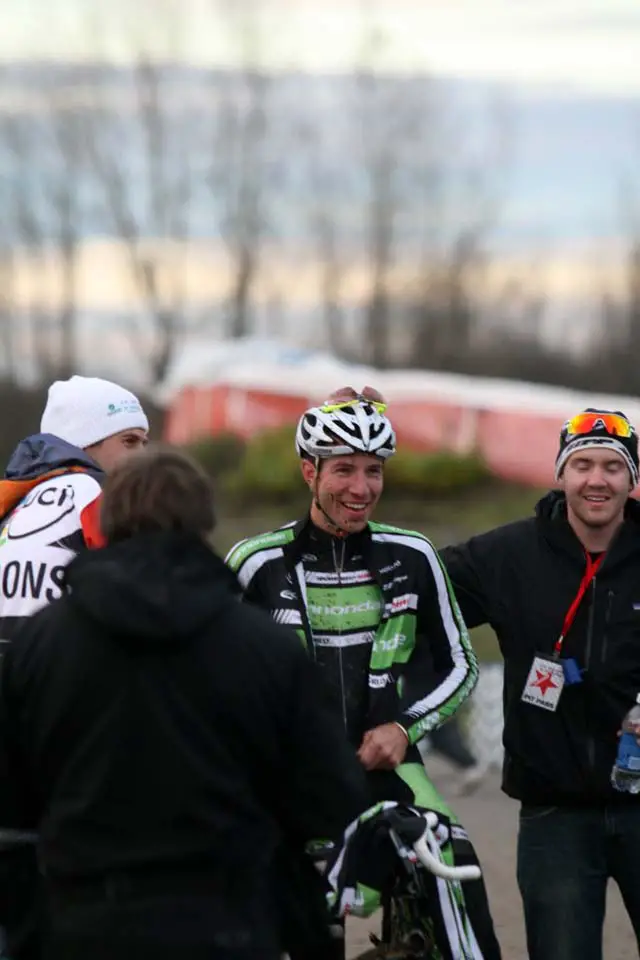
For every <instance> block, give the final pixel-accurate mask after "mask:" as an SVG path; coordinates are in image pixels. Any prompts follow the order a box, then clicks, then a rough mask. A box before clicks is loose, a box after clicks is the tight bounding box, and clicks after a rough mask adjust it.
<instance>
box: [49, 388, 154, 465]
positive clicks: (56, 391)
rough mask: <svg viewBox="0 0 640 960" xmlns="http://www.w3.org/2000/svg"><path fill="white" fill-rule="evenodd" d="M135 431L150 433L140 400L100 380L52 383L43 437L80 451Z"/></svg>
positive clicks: (126, 391)
mask: <svg viewBox="0 0 640 960" xmlns="http://www.w3.org/2000/svg"><path fill="white" fill-rule="evenodd" d="M136 427H137V428H138V429H140V430H148V429H149V421H148V420H147V416H146V414H145V412H144V410H143V409H142V406H141V405H140V401H139V400H138V398H137V397H135V396H134V395H133V394H132V393H129V391H128V390H125V389H124V387H119V386H118V384H117V383H111V381H109V380H100V379H99V378H98V377H79V376H74V377H70V378H69V380H56V381H55V383H52V384H51V386H50V387H49V394H48V398H47V405H46V407H45V408H44V413H43V414H42V420H41V421H40V430H41V432H42V433H52V434H53V435H54V436H55V437H60V439H61V440H66V441H67V443H70V444H72V445H73V446H74V447H79V448H80V450H85V449H86V448H87V447H90V446H92V445H93V444H94V443H100V441H101V440H106V438H107V437H112V436H113V435H114V434H116V433H121V432H122V431H123V430H133V429H134V428H136Z"/></svg>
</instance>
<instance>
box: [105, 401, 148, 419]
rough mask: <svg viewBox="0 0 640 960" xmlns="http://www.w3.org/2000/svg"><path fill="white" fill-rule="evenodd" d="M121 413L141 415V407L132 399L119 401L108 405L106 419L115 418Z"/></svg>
mask: <svg viewBox="0 0 640 960" xmlns="http://www.w3.org/2000/svg"><path fill="white" fill-rule="evenodd" d="M122 413H133V414H137V413H142V407H141V406H140V403H139V401H138V400H136V399H135V398H133V397H132V398H131V399H129V398H128V397H127V398H125V399H124V400H120V401H119V402H118V403H110V404H109V406H108V407H107V416H108V417H115V416H117V415H118V414H122Z"/></svg>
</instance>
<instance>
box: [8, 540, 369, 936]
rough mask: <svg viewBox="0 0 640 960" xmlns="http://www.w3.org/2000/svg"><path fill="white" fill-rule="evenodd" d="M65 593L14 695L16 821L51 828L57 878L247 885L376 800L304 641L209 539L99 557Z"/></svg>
mask: <svg viewBox="0 0 640 960" xmlns="http://www.w3.org/2000/svg"><path fill="white" fill-rule="evenodd" d="M67 588H68V590H67V593H66V595H65V596H64V597H63V598H62V599H60V600H59V601H56V602H55V603H53V604H51V605H50V606H49V607H48V608H46V609H44V610H42V611H41V612H39V613H37V614H36V615H35V616H33V617H32V618H31V619H30V620H29V621H27V622H26V623H25V624H24V626H23V627H22V628H21V630H20V631H19V633H18V635H17V636H16V637H15V642H14V643H13V644H12V645H11V647H10V649H9V651H8V653H7V655H6V658H5V663H4V670H3V673H2V687H1V694H0V775H1V778H2V783H3V789H2V791H0V824H2V826H3V827H13V828H20V829H37V830H38V831H39V833H40V836H41V854H42V862H43V865H44V868H45V870H46V873H47V875H48V876H49V879H50V881H51V882H52V883H54V884H55V882H56V880H58V879H65V878H66V879H69V878H71V879H73V878H75V879H79V880H82V879H83V878H89V877H97V878H100V877H103V876H105V875H107V874H109V873H110V872H112V871H116V872H122V871H127V870H131V871H135V870H137V869H141V870H152V871H164V870H166V871H167V875H168V876H170V875H171V871H172V870H173V869H174V868H179V869H180V870H181V872H182V874H184V873H185V871H188V870H189V869H190V868H192V867H193V869H194V870H198V871H205V872H211V874H212V875H214V874H215V875H222V876H224V875H226V874H233V875H236V876H239V877H243V876H247V875H249V874H251V873H254V872H255V871H261V870H262V869H264V870H268V869H269V867H270V863H271V860H272V857H273V852H274V849H275V848H276V846H277V845H278V844H279V843H280V841H282V840H285V841H288V842H289V843H291V844H294V845H300V846H301V845H302V844H303V843H305V842H306V841H308V840H311V839H312V838H317V837H320V836H321V837H327V836H334V835H338V833H339V832H340V831H341V830H342V828H343V827H344V825H345V823H346V822H347V821H348V820H350V819H351V818H352V817H354V816H355V815H356V814H358V813H359V812H361V810H362V809H363V808H364V807H365V806H366V805H367V795H366V792H365V789H366V788H365V784H364V776H363V773H362V771H361V769H360V765H359V764H358V762H357V760H356V759H355V758H354V756H353V753H352V750H351V749H350V747H349V746H348V745H347V743H346V740H345V739H344V735H343V733H342V731H341V729H340V727H339V723H338V721H337V720H335V719H334V717H333V711H332V709H331V707H330V706H327V707H325V704H324V700H323V694H322V691H321V688H320V687H319V686H318V679H317V674H316V672H315V668H314V665H313V664H312V663H311V662H310V661H309V658H308V657H307V656H306V654H305V651H304V649H303V648H302V646H301V645H300V643H299V641H298V639H297V637H296V636H295V634H294V633H293V632H291V633H290V632H289V631H288V630H286V629H285V628H283V627H280V626H278V625H277V624H275V623H273V621H272V620H271V618H270V617H269V616H268V615H267V614H265V613H262V612H261V611H259V610H255V609H253V608H251V607H249V606H247V605H243V604H241V603H240V602H239V588H238V585H237V582H236V579H235V576H234V575H233V574H232V573H231V572H230V571H229V570H228V568H227V567H225V565H224V563H223V562H222V560H220V559H219V558H218V557H217V556H216V555H215V554H214V553H213V552H212V551H211V550H210V549H209V548H208V547H207V546H205V544H204V543H201V542H200V541H198V540H196V539H191V538H185V537H182V536H180V535H177V534H157V535H145V536H140V537H137V538H135V539H132V540H130V541H127V542H123V543H120V544H116V545H113V546H109V547H107V548H105V549H102V550H98V551H87V552H85V553H83V554H81V555H79V556H78V557H77V558H76V559H75V560H74V561H72V563H71V564H70V566H69V567H68V568H67ZM7 786H9V789H7ZM1 922H2V918H1V917H0V923H1Z"/></svg>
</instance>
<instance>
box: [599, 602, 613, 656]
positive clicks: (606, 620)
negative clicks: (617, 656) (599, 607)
mask: <svg viewBox="0 0 640 960" xmlns="http://www.w3.org/2000/svg"><path fill="white" fill-rule="evenodd" d="M613 597H614V593H613V590H608V591H607V609H606V612H605V615H604V636H603V638H602V654H601V662H602V663H604V662H605V661H606V659H607V646H608V643H609V638H608V634H607V631H608V627H609V621H610V620H611V607H612V606H613Z"/></svg>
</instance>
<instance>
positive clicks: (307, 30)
mask: <svg viewBox="0 0 640 960" xmlns="http://www.w3.org/2000/svg"><path fill="white" fill-rule="evenodd" d="M254 6H255V7H258V6H259V7H260V8H261V10H262V15H261V17H260V27H259V31H258V33H257V35H256V36H257V40H256V45H255V49H256V50H259V52H260V57H261V58H262V59H263V60H264V61H266V62H268V63H269V65H270V66H278V67H282V68H291V67H293V68H305V69H308V70H318V71H320V70H322V71H325V70H331V71H333V70H344V69H349V68H351V67H353V65H354V63H355V62H357V59H358V50H361V48H362V41H363V36H364V35H365V34H366V26H365V25H366V24H368V25H369V28H370V27H371V25H372V24H374V23H375V24H377V26H378V28H379V36H380V37H382V38H383V43H382V46H381V49H380V52H379V62H380V63H381V64H384V65H386V66H388V67H391V68H393V69H402V70H411V71H415V70H423V71H427V72H435V73H445V74H449V75H454V76H459V77H467V78H476V79H482V80H492V79H497V80H507V81H509V82H516V83H524V84H530V83H535V84H548V85H551V86H554V87H567V86H569V87H570V88H572V89H573V90H582V91H584V92H588V93H604V94H613V95H616V96H633V97H635V96H640V0H2V7H3V21H2V28H1V29H0V58H3V59H5V60H6V59H15V58H21V59H22V58H30V57H47V56H54V57H56V58H59V59H78V58H84V57H89V58H90V57H95V56H96V55H100V54H104V53H105V51H108V53H109V55H110V56H117V57H118V58H119V59H124V58H126V57H127V55H128V54H129V53H130V52H131V50H133V49H135V47H136V45H137V43H138V40H136V39H135V38H136V37H143V38H144V42H145V43H146V44H147V45H151V46H156V47H157V49H158V50H161V49H162V48H163V47H164V49H165V50H167V51H169V52H172V53H175V52H176V50H177V48H178V46H179V47H180V55H181V56H182V57H183V58H184V59H186V60H189V61H191V62H194V63H201V64H214V65H224V64H226V63H228V60H229V56H230V55H231V53H232V51H233V44H232V43H230V33H229V30H228V26H229V16H227V17H226V27H223V26H221V24H222V21H220V20H218V21H216V7H217V8H224V7H226V8H227V10H234V9H235V10H237V9H238V8H239V7H254ZM177 10H180V11H181V13H179V14H178V13H176V11H177ZM363 11H365V13H364V14H363ZM231 16H233V14H232V15H231ZM167 24H169V25H170V26H169V27H167ZM178 37H180V38H181V39H180V40H179V41H178V40H177V38H178Z"/></svg>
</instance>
